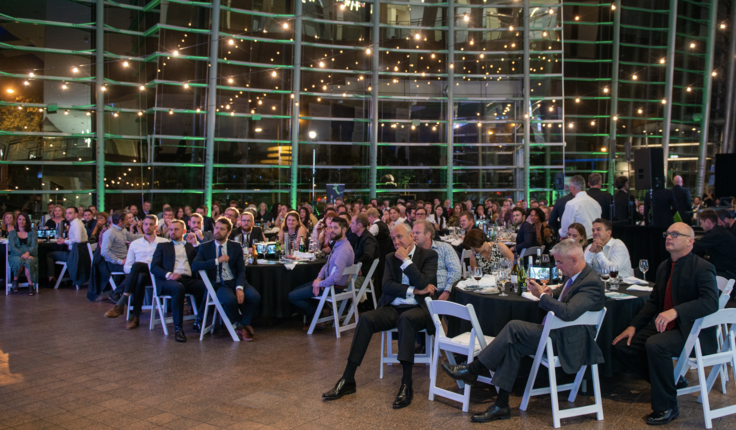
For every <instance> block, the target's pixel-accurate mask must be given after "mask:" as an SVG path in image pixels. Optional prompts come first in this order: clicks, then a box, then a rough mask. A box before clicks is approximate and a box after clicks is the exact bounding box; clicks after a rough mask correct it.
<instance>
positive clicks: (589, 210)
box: [560, 191, 601, 239]
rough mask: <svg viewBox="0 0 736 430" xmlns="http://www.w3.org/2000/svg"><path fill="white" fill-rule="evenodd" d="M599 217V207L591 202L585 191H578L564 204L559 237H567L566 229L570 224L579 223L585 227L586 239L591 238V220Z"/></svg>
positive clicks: (594, 202) (593, 201) (591, 199)
mask: <svg viewBox="0 0 736 430" xmlns="http://www.w3.org/2000/svg"><path fill="white" fill-rule="evenodd" d="M600 217H601V205H599V204H598V202H597V201H595V200H593V198H592V197H590V196H589V195H588V193H586V192H585V191H580V192H579V193H577V195H575V197H574V198H573V199H572V200H570V201H569V202H567V204H565V213H564V214H562V220H561V226H560V237H567V228H568V227H570V224H572V223H576V222H577V223H580V224H582V225H583V227H585V234H586V236H587V238H588V239H591V238H592V237H593V220H595V219H597V218H600Z"/></svg>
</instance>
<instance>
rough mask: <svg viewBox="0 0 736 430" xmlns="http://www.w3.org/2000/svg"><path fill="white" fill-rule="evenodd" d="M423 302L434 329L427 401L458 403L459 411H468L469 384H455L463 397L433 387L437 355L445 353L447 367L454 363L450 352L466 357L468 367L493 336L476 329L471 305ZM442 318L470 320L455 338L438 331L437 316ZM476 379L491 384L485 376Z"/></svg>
mask: <svg viewBox="0 0 736 430" xmlns="http://www.w3.org/2000/svg"><path fill="white" fill-rule="evenodd" d="M425 301H426V302H427V308H428V309H429V313H430V314H432V321H433V322H434V326H435V338H434V347H433V349H434V350H433V351H432V367H431V368H430V370H429V378H430V382H429V400H430V401H434V396H435V395H437V396H440V397H445V398H447V399H450V400H454V401H456V402H460V403H462V404H463V412H468V406H469V405H470V384H466V383H464V382H462V381H458V386H459V387H460V388H461V389H464V391H463V394H458V393H456V392H453V391H448V390H445V389H442V388H439V387H437V372H438V369H439V359H440V356H441V354H440V350H442V351H445V355H447V361H449V362H450V364H455V356H454V355H453V353H457V354H462V355H465V356H467V357H468V364H470V363H472V362H473V359H474V358H475V356H477V355H478V354H480V352H481V351H483V349H485V347H486V346H487V345H488V344H489V343H491V342H493V337H491V336H486V335H484V334H483V330H482V329H481V328H480V323H479V322H478V317H477V316H476V315H475V309H474V308H473V305H472V304H468V305H466V306H462V305H459V304H457V303H452V302H448V301H443V300H437V301H434V300H432V299H431V298H429V297H428V298H426V299H425ZM442 315H449V316H453V317H455V318H460V319H463V320H465V321H470V325H471V327H472V328H471V329H470V331H467V332H465V333H462V334H459V335H457V336H455V337H447V334H446V333H445V330H444V328H442V322H441V321H440V317H441V316H442ZM427 347H429V346H427ZM491 375H492V374H491ZM478 380H479V381H481V382H484V383H486V384H490V383H491V378H489V377H487V376H479V377H478Z"/></svg>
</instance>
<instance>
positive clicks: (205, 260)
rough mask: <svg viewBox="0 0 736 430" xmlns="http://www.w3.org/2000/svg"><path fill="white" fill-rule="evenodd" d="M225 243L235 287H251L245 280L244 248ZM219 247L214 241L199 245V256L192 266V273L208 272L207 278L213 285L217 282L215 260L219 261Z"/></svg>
mask: <svg viewBox="0 0 736 430" xmlns="http://www.w3.org/2000/svg"><path fill="white" fill-rule="evenodd" d="M225 243H226V246H227V256H228V257H229V259H228V261H227V265H228V267H230V273H232V274H233V278H234V279H235V285H236V286H241V287H243V288H247V287H248V286H249V285H248V281H247V280H246V279H245V260H244V259H243V247H242V246H241V245H240V244H238V243H236V242H233V241H232V240H228V241H227V242H225ZM217 245H218V243H217V242H216V241H214V240H213V241H210V242H207V243H203V244H201V245H199V246H198V247H197V256H196V257H194V261H193V262H192V264H191V266H192V272H196V271H199V270H206V271H207V277H208V278H209V279H210V282H212V283H213V284H214V283H215V280H217V264H215V260H216V259H217Z"/></svg>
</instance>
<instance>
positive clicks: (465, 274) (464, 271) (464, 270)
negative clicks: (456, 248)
mask: <svg viewBox="0 0 736 430" xmlns="http://www.w3.org/2000/svg"><path fill="white" fill-rule="evenodd" d="M471 252H473V251H471V250H469V249H463V252H462V253H461V254H460V267H461V268H462V273H461V276H462V278H463V279H465V278H468V277H470V274H469V273H468V266H466V265H465V259H466V258H470V253H471Z"/></svg>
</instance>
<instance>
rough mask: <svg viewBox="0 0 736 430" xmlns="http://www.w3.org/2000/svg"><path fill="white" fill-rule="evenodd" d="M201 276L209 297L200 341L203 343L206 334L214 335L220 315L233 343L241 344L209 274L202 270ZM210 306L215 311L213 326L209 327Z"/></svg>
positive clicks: (206, 300) (205, 307) (205, 303)
mask: <svg viewBox="0 0 736 430" xmlns="http://www.w3.org/2000/svg"><path fill="white" fill-rule="evenodd" d="M199 276H200V278H202V281H204V286H205V287H207V297H206V298H205V302H204V314H203V315H202V332H201V333H200V334H199V341H200V342H201V341H202V339H204V335H205V333H214V331H215V322H216V321H217V316H218V315H219V316H220V318H221V319H222V323H223V324H224V325H225V328H227V331H228V333H230V337H231V338H232V339H233V341H235V342H240V338H239V337H238V334H237V333H235V328H234V327H233V323H232V321H230V318H228V316H227V313H226V312H225V309H224V308H223V307H222V303H220V300H219V299H218V298H217V292H215V288H214V287H213V286H212V282H210V278H209V277H208V276H207V272H206V271H205V270H200V271H199ZM210 306H214V307H215V310H214V311H213V312H212V324H210V325H207V314H208V313H209V310H210Z"/></svg>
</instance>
